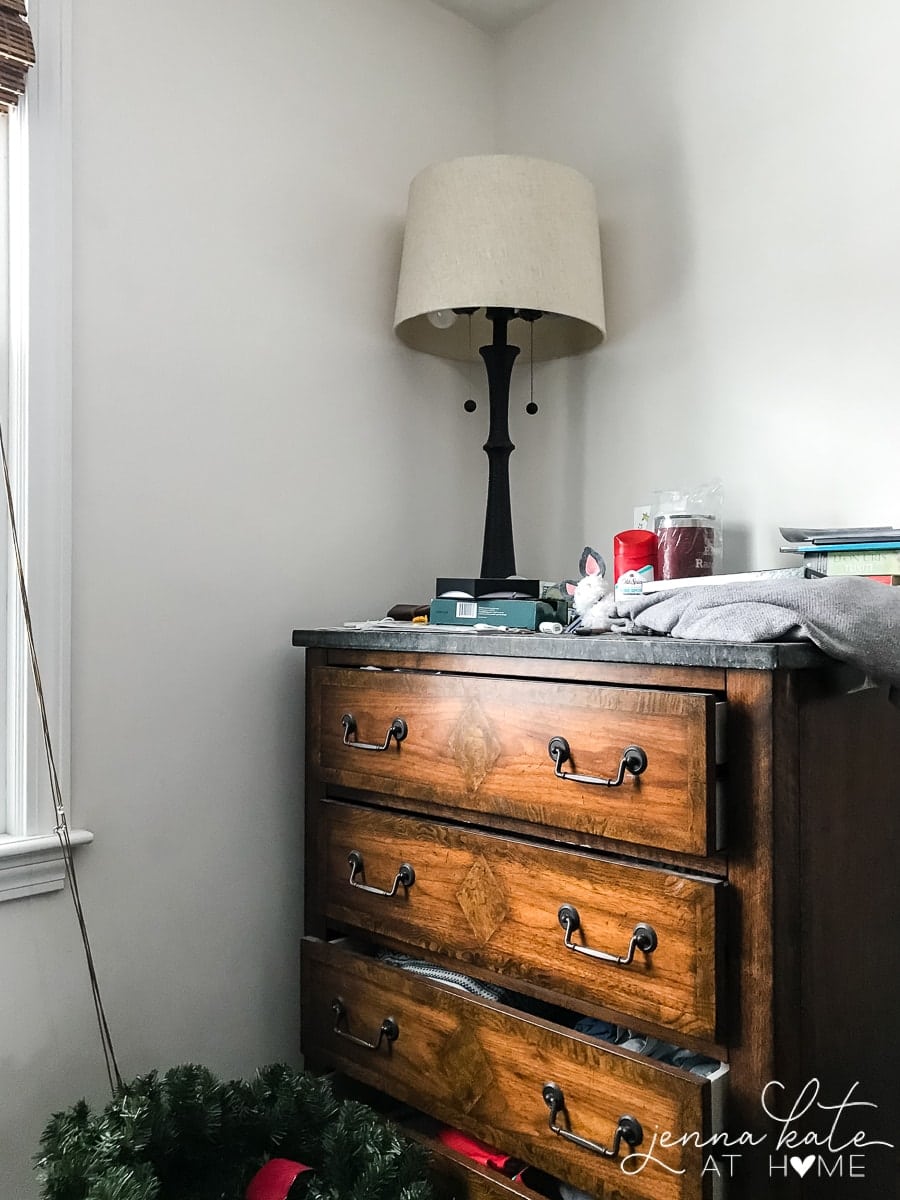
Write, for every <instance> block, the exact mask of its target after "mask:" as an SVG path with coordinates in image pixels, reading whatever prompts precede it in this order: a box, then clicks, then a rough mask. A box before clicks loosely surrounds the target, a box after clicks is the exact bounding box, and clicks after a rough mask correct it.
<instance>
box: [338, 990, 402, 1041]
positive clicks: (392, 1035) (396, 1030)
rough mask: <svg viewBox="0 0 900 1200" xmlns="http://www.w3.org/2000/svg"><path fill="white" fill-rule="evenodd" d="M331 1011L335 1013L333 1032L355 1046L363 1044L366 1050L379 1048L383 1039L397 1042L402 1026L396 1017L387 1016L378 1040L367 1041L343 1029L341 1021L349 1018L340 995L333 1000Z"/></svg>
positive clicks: (382, 1023) (379, 1031)
mask: <svg viewBox="0 0 900 1200" xmlns="http://www.w3.org/2000/svg"><path fill="white" fill-rule="evenodd" d="M331 1011H332V1012H333V1013H334V1028H333V1029H332V1033H335V1034H337V1036H338V1037H341V1038H344V1039H345V1040H346V1041H348V1042H352V1043H353V1045H354V1046H362V1048H363V1049H364V1050H377V1049H378V1047H379V1046H380V1045H381V1043H382V1042H383V1041H385V1040H387V1041H388V1042H396V1040H397V1038H398V1037H399V1036H400V1026H399V1025H398V1024H397V1022H396V1021H395V1020H394V1018H393V1017H385V1018H384V1020H383V1021H382V1022H381V1027H380V1029H379V1030H378V1038H377V1040H376V1041H374V1042H367V1041H366V1040H365V1038H360V1037H355V1036H354V1035H353V1034H352V1033H348V1032H347V1030H346V1029H341V1027H340V1026H341V1022H342V1021H346V1019H347V1009H346V1008H345V1007H344V1002H343V1000H341V999H340V997H336V998H335V999H334V1000H332V1002H331Z"/></svg>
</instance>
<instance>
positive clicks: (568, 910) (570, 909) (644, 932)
mask: <svg viewBox="0 0 900 1200" xmlns="http://www.w3.org/2000/svg"><path fill="white" fill-rule="evenodd" d="M556 915H557V918H558V920H559V923H560V925H562V927H563V929H564V930H565V931H566V936H565V941H564V942H563V945H564V946H565V947H566V949H567V950H574V951H575V952H576V953H578V954H586V955H587V956H588V957H589V958H600V959H602V960H603V961H604V962H610V963H616V964H617V965H618V966H620V967H627V966H628V965H629V963H631V962H633V961H634V952H635V950H643V952H644V954H652V953H653V951H654V950H655V949H656V947H657V946H658V945H659V938H658V937H657V936H656V930H655V929H654V928H653V926H652V925H645V924H644V922H643V921H642V922H641V923H640V924H639V925H635V927H634V931H633V933H632V935H631V941H630V942H629V943H628V950H627V951H626V953H625V954H620V955H616V954H607V953H606V951H605V950H591V949H589V948H588V947H587V946H576V945H575V943H574V942H573V941H572V934H573V933H574V932H575V930H576V929H578V928H580V926H581V917H580V916H579V915H578V909H577V908H576V907H575V905H574V904H564V905H563V906H562V908H560V910H559V912H558V913H557V914H556Z"/></svg>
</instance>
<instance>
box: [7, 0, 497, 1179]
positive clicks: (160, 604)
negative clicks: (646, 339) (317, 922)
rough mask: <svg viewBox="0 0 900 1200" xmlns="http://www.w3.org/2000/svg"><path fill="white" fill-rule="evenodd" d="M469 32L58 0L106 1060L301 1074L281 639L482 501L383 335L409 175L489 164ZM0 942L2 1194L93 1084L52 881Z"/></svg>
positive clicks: (79, 592)
mask: <svg viewBox="0 0 900 1200" xmlns="http://www.w3.org/2000/svg"><path fill="white" fill-rule="evenodd" d="M490 51H491V44H490V41H489V39H488V38H487V37H486V35H483V34H481V33H479V32H478V31H476V30H475V29H473V28H472V27H471V26H469V25H467V24H466V23H464V22H462V21H460V20H459V19H458V18H456V17H453V16H451V15H450V14H448V13H446V12H443V11H442V10H439V9H437V8H434V7H433V6H432V5H430V4H423V3H421V2H419V0H303V3H300V4H298V3H296V0H264V2H263V3H258V4H255V5H253V6H251V7H250V8H248V6H247V5H246V4H245V3H237V2H236V0H224V2H223V0H192V3H190V4H181V3H174V0H163V2H161V3H155V4H152V5H147V4H145V3H142V2H141V3H139V2H137V0H127V2H123V0H79V3H78V4H77V5H76V6H74V72H73V77H74V163H75V167H74V170H75V175H74V241H75V263H74V273H75V284H74V287H75V295H74V311H75V329H74V339H75V361H74V372H75V375H74V378H75V383H74V393H75V394H74V470H73V476H74V510H73V524H74V596H73V638H72V642H73V655H74V661H73V680H72V683H73V688H72V692H73V739H72V740H73V748H74V750H73V763H72V777H73V785H72V787H73V793H74V808H75V817H76V821H77V822H78V823H80V824H84V825H87V826H88V827H89V828H92V829H93V830H94V831H95V833H96V841H95V844H94V846H92V847H91V848H89V849H88V850H86V851H83V852H82V854H81V856H80V859H79V867H80V872H79V874H80V880H81V889H82V894H83V898H84V901H85V906H86V908H87V912H88V916H89V921H90V925H91V929H92V934H93V944H94V951H95V955H96V959H97V963H98V967H99V969H100V973H101V980H102V988H103V995H104V998H105V1000H106V1004H107V1007H108V1013H109V1019H110V1023H111V1026H112V1030H113V1033H114V1035H115V1039H116V1043H117V1047H118V1051H119V1055H120V1058H121V1066H122V1070H123V1073H124V1074H126V1075H127V1076H132V1075H134V1074H135V1073H137V1072H138V1071H143V1070H147V1069H150V1068H151V1067H154V1066H160V1067H166V1066H168V1065H171V1064H172V1063H176V1062H180V1061H185V1060H194V1061H200V1062H205V1063H207V1064H208V1065H209V1066H210V1067H212V1068H213V1069H214V1070H217V1071H219V1072H221V1073H223V1074H226V1075H230V1074H233V1073H246V1072H249V1071H252V1069H253V1068H254V1067H255V1066H257V1065H259V1064H261V1063H264V1062H268V1061H272V1060H274V1059H278V1058H285V1059H288V1060H292V1061H296V1060H297V1057H298V1036H297V1022H298V1013H297V994H298V988H297V969H298V957H299V954H298V933H299V925H300V896H301V885H302V879H301V871H300V865H299V864H300V853H301V832H302V831H301V828H300V823H299V817H300V807H299V799H300V794H301V774H300V772H301V754H302V747H301V742H300V731H301V728H302V705H301V667H302V655H301V652H300V651H298V650H294V649H292V648H291V646H290V635H291V630H292V629H293V628H294V627H297V626H304V625H310V624H315V623H326V622H339V621H341V620H344V619H348V618H350V617H355V616H360V615H362V616H366V615H371V614H375V615H379V614H381V613H383V612H384V611H385V610H386V608H387V606H388V605H389V604H390V603H392V602H394V601H396V600H406V599H412V600H417V599H419V598H421V597H423V596H427V594H428V590H429V584H428V580H429V578H431V579H433V577H434V576H435V574H437V573H438V571H439V570H440V569H441V568H442V567H443V566H444V565H445V563H447V562H448V561H452V562H453V564H454V566H456V565H457V562H458V558H457V556H460V557H462V556H465V555H467V554H468V553H469V551H468V546H467V539H468V532H467V528H466V526H467V523H470V522H471V521H474V522H475V524H476V526H477V525H478V522H479V521H480V513H481V511H482V509H481V505H482V496H481V494H480V490H479V489H480V488H481V486H482V485H481V473H480V464H479V462H478V458H479V456H480V457H482V458H483V455H481V452H480V449H479V448H478V447H479V445H480V443H479V442H475V443H474V444H473V441H472V435H471V426H469V425H468V424H467V423H466V421H465V419H464V417H463V415H462V414H461V407H460V405H461V400H462V398H463V397H461V398H460V403H456V402H455V401H454V399H453V398H452V397H450V398H449V399H448V397H447V395H446V386H445V379H446V374H447V373H446V370H445V369H444V367H443V364H439V363H437V362H431V361H429V360H428V359H427V358H425V357H424V356H422V355H416V354H414V353H412V352H410V351H407V350H405V349H404V348H403V347H401V346H400V344H399V343H397V342H396V341H395V340H394V339H393V337H392V335H391V332H390V326H391V317H392V312H393V289H394V286H395V282H396V268H397V262H398V251H399V234H400V229H401V226H402V219H403V213H404V210H405V203H406V189H407V185H408V182H409V180H410V178H411V177H412V175H413V174H415V172H416V171H418V170H419V169H420V168H421V167H422V166H424V165H425V164H426V163H428V162H430V161H432V160H433V159H439V158H446V157H452V156H454V155H456V154H462V153H469V152H476V153H477V152H481V151H489V150H491V149H492V148H493V136H494V131H493V127H492V123H491V113H492V93H491V90H490V80H491V75H490V69H489V64H490ZM467 481H468V482H470V483H471V485H472V486H467ZM470 494H471V498H470ZM448 497H455V501H454V508H455V510H457V511H459V512H460V514H461V518H462V519H461V520H460V521H459V522H458V523H457V521H456V520H455V519H448V516H447V498H448ZM469 532H470V531H469ZM477 537H478V539H479V542H478V546H477V547H476V548H475V554H476V555H477V553H478V549H479V547H480V530H477ZM465 561H467V562H468V559H466V560H465ZM469 565H470V567H471V566H474V565H477V560H476V563H475V564H472V563H469ZM0 944H2V947H3V955H4V965H3V986H2V987H0V1088H2V1096H3V1104H2V1106H0V1197H3V1200H26V1198H28V1197H31V1196H32V1195H36V1189H35V1187H34V1183H33V1181H32V1180H31V1173H30V1159H31V1155H32V1154H33V1153H34V1152H35V1151H36V1149H37V1141H38V1137H39V1134H40V1131H41V1129H42V1128H43V1126H44V1124H45V1122H46V1120H47V1119H48V1117H49V1115H50V1113H51V1112H52V1111H54V1110H56V1109H59V1108H62V1107H64V1106H67V1105H69V1104H71V1103H73V1102H74V1101H75V1100H76V1099H77V1098H79V1097H80V1096H81V1095H83V1094H88V1095H89V1096H91V1097H92V1098H93V1099H95V1100H100V1101H102V1100H103V1099H104V1089H105V1081H104V1073H103V1069H102V1059H101V1055H100V1051H99V1043H98V1041H97V1036H96V1032H95V1029H94V1026H93V1024H92V1016H91V1009H90V997H89V992H88V987H87V979H86V974H85V970H84V967H83V964H82V961H81V958H80V951H79V949H78V947H77V945H76V927H75V922H74V917H73V914H72V911H71V906H70V902H69V898H68V895H63V894H61V893H58V894H56V895H53V896H49V897H38V898H35V899H32V900H26V901H17V902H13V903H8V904H4V905H3V906H2V907H0Z"/></svg>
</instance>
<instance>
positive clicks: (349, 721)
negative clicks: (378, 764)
mask: <svg viewBox="0 0 900 1200" xmlns="http://www.w3.org/2000/svg"><path fill="white" fill-rule="evenodd" d="M341 724H342V725H343V727H344V745H345V746H350V747H351V748H352V749H354V750H374V751H375V753H376V754H380V753H381V751H382V750H387V748H388V746H390V744H391V738H393V739H394V741H396V742H402V741H403V739H404V738H405V737H406V735H407V734H408V733H409V726H408V725H407V724H406V722H405V721H404V720H403V718H402V717H394V719H393V721H391V725H390V728H389V729H388V731H387V733H386V734H385V735H384V744H383V745H381V746H379V745H378V743H377V742H357V741H352V742H351V740H350V735H351V734H355V733H356V717H354V715H353V713H344V715H343V716H342V717H341Z"/></svg>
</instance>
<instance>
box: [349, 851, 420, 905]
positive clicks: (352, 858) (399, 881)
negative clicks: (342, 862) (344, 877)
mask: <svg viewBox="0 0 900 1200" xmlns="http://www.w3.org/2000/svg"><path fill="white" fill-rule="evenodd" d="M347 863H348V864H349V867H350V886H351V887H355V888H359V890H360V891H361V892H371V893H372V895H373V896H396V895H397V888H400V887H405V888H411V887H412V885H413V884H414V883H415V882H416V873H415V871H414V870H413V869H412V866H411V865H410V864H409V863H401V864H400V866H399V868H398V870H397V874H396V875H395V876H394V883H393V886H392V887H391V890H390V891H389V892H386V891H385V890H384V888H377V887H370V886H369V884H367V883H360V882H359V881H358V880H357V878H356V876H357V875H358V874H359V873H360V872H361V871H363V870H364V869H365V868H364V867H363V856H362V854H361V853H360V851H359V850H351V851H350V853H349V854H348V855H347Z"/></svg>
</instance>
